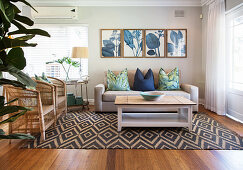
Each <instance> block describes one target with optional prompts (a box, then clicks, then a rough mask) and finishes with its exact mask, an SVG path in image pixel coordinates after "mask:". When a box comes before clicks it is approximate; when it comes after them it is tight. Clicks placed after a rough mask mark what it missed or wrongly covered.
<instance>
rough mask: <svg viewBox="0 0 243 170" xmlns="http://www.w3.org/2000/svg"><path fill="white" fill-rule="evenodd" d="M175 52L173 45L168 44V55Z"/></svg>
mask: <svg viewBox="0 0 243 170" xmlns="http://www.w3.org/2000/svg"><path fill="white" fill-rule="evenodd" d="M174 51H175V47H174V45H173V44H171V43H168V52H169V53H173V52H174Z"/></svg>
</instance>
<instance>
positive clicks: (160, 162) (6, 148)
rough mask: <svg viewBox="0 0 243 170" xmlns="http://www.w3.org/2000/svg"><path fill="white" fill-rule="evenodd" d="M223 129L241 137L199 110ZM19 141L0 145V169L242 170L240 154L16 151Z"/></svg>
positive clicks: (239, 128) (228, 123)
mask: <svg viewBox="0 0 243 170" xmlns="http://www.w3.org/2000/svg"><path fill="white" fill-rule="evenodd" d="M92 109H93V107H91V110H92ZM199 111H200V112H205V113H206V114H208V115H209V116H212V117H213V118H214V119H215V120H217V121H219V122H220V123H221V124H223V125H224V126H225V127H227V128H229V129H231V130H232V131H235V132H237V133H239V134H242V135H243V125H242V124H240V123H238V122H235V121H233V120H231V119H229V118H228V117H225V116H218V115H216V114H215V113H213V112H210V111H208V110H206V109H204V108H203V107H202V106H200V110H199ZM22 144H23V141H21V140H12V143H11V144H9V142H8V140H1V141H0V150H1V152H0V169H4V170H8V169H60V170H62V169H87V170H89V169H99V170H103V169H104V170H107V169H112V170H113V169H117V170H136V169H151V170H154V169H163V170H164V169H181V170H184V169H185V170H189V169H216V170H217V169H219V170H224V169H227V170H228V169H234V170H237V169H242V167H243V161H242V157H243V151H229V150H226V151H225V150H139V149H136V150H131V149H123V150H122V149H117V150H107V149H103V150H92V149H90V150H85V149H19V147H20V146H21V145H22Z"/></svg>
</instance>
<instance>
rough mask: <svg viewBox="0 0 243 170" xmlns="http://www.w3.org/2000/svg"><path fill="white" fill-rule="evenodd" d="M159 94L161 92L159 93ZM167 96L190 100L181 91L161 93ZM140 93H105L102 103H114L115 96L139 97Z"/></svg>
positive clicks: (188, 95) (186, 94) (188, 94)
mask: <svg viewBox="0 0 243 170" xmlns="http://www.w3.org/2000/svg"><path fill="white" fill-rule="evenodd" d="M159 92H161V91H159ZM162 92H163V93H165V95H167V96H183V97H185V98H187V99H190V98H191V96H190V93H187V92H185V91H182V90H176V91H162ZM140 93H141V91H106V92H105V93H104V94H103V101H104V102H114V101H115V99H116V96H139V95H140Z"/></svg>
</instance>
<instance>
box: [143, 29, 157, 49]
mask: <svg viewBox="0 0 243 170" xmlns="http://www.w3.org/2000/svg"><path fill="white" fill-rule="evenodd" d="M146 45H147V47H148V48H149V49H155V48H159V46H160V42H159V38H158V37H157V36H156V35H154V34H153V33H149V34H148V35H146Z"/></svg>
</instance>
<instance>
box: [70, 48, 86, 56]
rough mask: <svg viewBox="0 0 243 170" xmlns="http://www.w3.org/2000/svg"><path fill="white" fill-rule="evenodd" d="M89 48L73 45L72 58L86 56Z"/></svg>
mask: <svg viewBox="0 0 243 170" xmlns="http://www.w3.org/2000/svg"><path fill="white" fill-rule="evenodd" d="M88 57H89V49H88V47H73V49H72V58H88Z"/></svg>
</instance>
